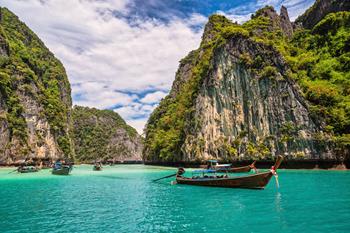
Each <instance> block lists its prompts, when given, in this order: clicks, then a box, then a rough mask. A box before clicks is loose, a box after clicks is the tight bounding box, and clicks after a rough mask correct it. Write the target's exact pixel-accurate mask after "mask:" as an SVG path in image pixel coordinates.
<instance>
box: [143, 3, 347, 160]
mask: <svg viewBox="0 0 350 233" xmlns="http://www.w3.org/2000/svg"><path fill="white" fill-rule="evenodd" d="M335 17H336V19H337V20H339V22H341V23H339V24H337V25H339V27H333V26H327V27H324V26H325V25H332V24H331V23H329V21H330V20H333V19H334V18H333V16H332V17H331V19H328V18H327V19H325V21H322V22H321V23H320V24H318V26H317V27H321V28H322V29H323V30H331V31H332V32H334V37H332V38H328V39H329V41H327V39H326V37H327V36H329V34H327V36H326V35H324V34H320V33H319V32H318V29H317V28H315V31H313V32H312V33H309V32H306V31H304V30H303V29H300V28H299V29H298V28H296V29H293V26H292V23H291V22H290V21H289V18H288V13H287V10H286V8H284V7H282V9H281V14H280V15H278V14H277V13H276V12H275V10H274V9H273V8H272V7H265V8H263V9H261V10H259V11H257V12H256V13H255V14H254V15H253V16H252V19H251V20H250V21H248V22H246V23H245V24H243V25H238V24H234V23H232V22H231V21H229V20H228V19H226V18H225V17H224V16H219V15H213V16H211V17H210V19H209V22H208V23H207V25H206V27H205V30H204V34H203V38H202V43H201V45H200V48H199V49H197V50H195V51H192V52H191V53H190V54H189V55H188V56H187V57H186V58H184V59H183V60H182V61H181V62H180V66H179V70H178V72H177V74H176V78H175V81H174V83H173V87H172V90H171V91H170V94H169V95H168V96H167V97H166V98H164V100H162V101H161V103H160V105H159V106H158V107H157V108H156V109H155V111H154V112H153V113H152V115H151V117H150V119H149V121H148V123H147V126H146V130H145V133H146V138H145V149H144V159H145V160H146V161H198V160H204V159H208V158H219V159H221V160H238V159H252V158H255V159H258V158H260V159H269V158H273V157H275V155H276V154H281V155H284V156H286V157H288V158H289V159H295V158H298V159H300V158H301V159H339V158H340V159H344V156H346V155H344V154H341V155H339V154H337V153H335V152H334V150H333V149H334V143H335V141H337V139H335V138H336V137H335V136H334V135H338V136H339V137H338V139H339V138H341V139H339V140H340V141H341V140H343V141H342V142H344V141H345V143H344V144H345V145H347V143H348V141H349V140H348V134H349V129H348V128H347V127H348V126H349V119H350V118H349V114H348V112H347V111H348V110H347V109H348V108H347V107H345V105H347V103H349V102H348V101H349V98H348V97H349V95H348V92H347V89H346V88H345V89H344V88H343V87H342V85H339V82H340V79H342V77H348V75H349V72H348V70H347V68H346V67H345V66H342V65H341V64H340V63H339V66H337V68H334V70H329V72H337V75H338V76H336V77H335V76H334V79H333V78H330V79H328V80H325V78H324V77H323V76H322V75H324V74H323V73H322V72H321V71H320V70H321V69H322V68H321V67H319V65H318V64H320V63H323V62H329V61H328V60H326V59H328V58H329V56H331V57H333V58H332V59H333V60H332V62H340V60H341V58H340V57H341V56H342V55H344V54H346V52H348V47H347V46H346V45H344V44H343V42H344V40H347V39H344V38H343V39H339V37H337V36H336V35H337V33H338V32H339V33H349V28H348V26H347V25H348V24H347V23H344V22H347V20H348V14H338V15H336V16H335ZM322 25H323V26H322ZM332 27H333V28H332ZM294 30H296V31H294ZM344 31H345V32H344ZM322 33H323V32H322ZM322 37H323V38H322ZM321 38H322V39H321ZM324 39H326V40H324ZM331 40H333V41H332V42H330V41H331ZM338 40H341V42H340V41H338ZM328 42H329V44H328ZM303 43H304V44H303ZM322 43H323V44H322ZM324 43H327V49H324V47H325V44H324ZM335 44H338V45H339V44H342V45H343V47H341V48H339V49H340V50H339V53H337V54H334V50H335V47H334V46H335ZM332 46H333V47H332ZM322 48H323V50H322ZM326 53H327V54H328V57H327V55H326ZM346 56H347V55H346ZM311 59H314V60H311ZM330 69H333V68H330ZM334 74H335V73H334ZM337 79H338V80H337ZM329 88H330V89H332V88H334V95H337V97H335V96H334V98H335V99H337V100H334V101H335V102H332V104H330V102H327V101H324V100H325V99H327V98H328V97H329V98H332V97H330V96H329V95H330V94H328V93H329V91H330V90H329ZM332 90H333V89H332ZM326 96H327V97H326ZM324 98H325V99H324ZM332 112H338V113H339V114H343V115H342V116H343V117H344V118H342V120H341V121H342V123H341V125H339V126H338V125H337V124H336V123H335V122H336V121H337V120H335V119H336V118H337V116H336V115H337V114H333V113H332ZM340 112H341V113H340ZM329 119H333V120H329ZM344 144H342V145H344Z"/></svg>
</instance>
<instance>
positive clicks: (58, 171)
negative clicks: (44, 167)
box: [52, 167, 72, 175]
mask: <svg viewBox="0 0 350 233" xmlns="http://www.w3.org/2000/svg"><path fill="white" fill-rule="evenodd" d="M71 170H72V168H71V167H62V168H60V169H53V170H52V174H53V175H69V173H70V172H71Z"/></svg>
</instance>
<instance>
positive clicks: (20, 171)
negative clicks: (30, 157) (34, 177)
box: [17, 168, 39, 173]
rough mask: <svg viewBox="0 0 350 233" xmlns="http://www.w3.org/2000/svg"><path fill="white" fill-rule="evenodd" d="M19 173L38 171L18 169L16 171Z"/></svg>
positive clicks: (34, 170) (35, 170) (36, 170)
mask: <svg viewBox="0 0 350 233" xmlns="http://www.w3.org/2000/svg"><path fill="white" fill-rule="evenodd" d="M17 171H18V172H19V173H32V172H38V171H39V169H37V168H35V169H18V170H17Z"/></svg>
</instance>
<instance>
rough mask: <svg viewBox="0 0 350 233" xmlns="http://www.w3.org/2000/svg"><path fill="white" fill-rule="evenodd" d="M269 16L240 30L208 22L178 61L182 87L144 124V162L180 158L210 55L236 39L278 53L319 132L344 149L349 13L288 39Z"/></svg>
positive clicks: (349, 100)
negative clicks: (185, 74) (194, 45)
mask: <svg viewBox="0 0 350 233" xmlns="http://www.w3.org/2000/svg"><path fill="white" fill-rule="evenodd" d="M274 14H276V13H275V11H274V10H273V8H271V7H265V8H263V9H261V10H259V11H257V12H256V14H254V15H253V16H252V19H251V20H250V21H248V22H246V23H244V24H243V25H238V24H235V23H232V22H231V21H229V20H228V19H226V18H225V17H223V16H220V15H213V16H211V17H210V18H209V22H208V24H207V25H206V28H205V31H204V35H203V38H202V43H201V45H200V48H198V49H197V50H195V51H193V52H191V53H190V54H189V55H188V56H187V57H186V58H184V59H183V60H182V61H181V62H180V67H179V71H178V73H177V75H176V79H175V83H176V82H178V83H182V84H181V85H180V87H178V88H177V90H176V94H171V95H169V96H167V97H166V98H165V99H164V100H163V101H161V103H160V105H159V106H158V107H157V108H156V109H155V111H154V112H153V113H152V115H151V117H150V119H149V121H148V123H147V127H146V131H145V132H146V139H145V151H144V153H145V159H146V160H158V161H179V160H183V159H184V158H183V157H182V156H183V154H182V152H181V151H182V149H183V148H182V146H183V145H184V141H185V140H186V136H187V138H188V135H190V134H191V129H193V128H194V126H195V125H196V124H197V123H198V122H196V121H197V119H194V117H193V113H194V112H195V111H196V110H197V109H195V101H196V96H197V93H198V90H199V89H200V87H201V83H202V81H203V78H204V77H205V76H207V75H210V72H211V69H212V65H213V64H211V62H212V57H213V55H214V54H215V51H217V50H220V48H221V47H223V46H224V45H225V44H226V43H227V42H228V41H230V40H232V39H234V38H235V37H237V36H239V37H240V38H244V39H247V40H253V41H255V42H256V43H261V44H265V45H267V46H270V48H271V50H273V51H278V52H279V53H280V54H282V55H283V57H284V58H285V61H286V64H287V66H288V67H289V71H288V76H289V78H291V79H292V80H295V81H296V82H297V83H298V84H299V85H300V86H301V89H302V90H301V91H302V94H303V96H304V97H305V98H306V99H307V100H308V102H309V104H310V106H309V110H310V114H311V115H312V118H313V119H315V121H316V122H318V123H319V127H320V128H321V129H324V130H325V131H327V132H328V133H329V134H331V135H334V137H333V140H332V142H333V143H335V144H336V147H338V148H339V147H340V148H344V146H349V144H350V136H349V135H350V96H349V93H350V91H349V90H350V88H349V87H350V76H349V75H350V70H349V67H350V66H349V64H350V50H349V49H350V47H349V45H350V23H349V22H350V21H349V19H350V18H349V15H350V13H349V12H336V13H331V14H328V15H327V16H326V17H325V18H324V19H323V20H321V21H320V22H318V23H317V24H316V25H315V26H314V27H313V28H312V29H311V30H307V29H303V28H298V29H297V30H296V31H295V32H294V35H293V36H292V37H291V36H289V35H288V34H286V33H285V32H284V31H283V30H282V26H281V24H282V23H283V22H281V21H279V20H280V19H279V17H278V16H277V15H276V16H277V17H276V16H275V15H274ZM240 59H241V61H242V63H243V64H245V65H246V67H247V68H248V69H249V70H250V71H252V72H253V73H256V74H257V76H258V77H269V76H273V74H275V72H276V68H275V67H273V66H270V64H266V63H265V61H263V60H262V59H261V58H260V57H259V56H257V57H249V56H244V55H242V57H241V58H240ZM185 67H187V68H188V67H190V71H189V72H188V73H189V78H187V79H186V80H185V81H181V79H182V78H183V77H181V76H182V70H183V69H185ZM324 123H325V125H324ZM315 140H319V138H315ZM327 140H329V139H327ZM257 148H258V147H257ZM253 149H254V150H255V149H256V148H255V147H254V148H253V146H251V150H250V151H253ZM228 151H229V152H230V153H233V154H235V153H236V151H235V148H231V147H229V148H228ZM263 151H265V149H264V150H263ZM264 153H265V152H264ZM192 159H195V158H192Z"/></svg>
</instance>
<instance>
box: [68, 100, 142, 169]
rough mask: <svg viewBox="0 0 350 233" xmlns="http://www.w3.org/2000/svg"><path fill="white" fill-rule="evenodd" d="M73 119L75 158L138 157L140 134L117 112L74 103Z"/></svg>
mask: <svg viewBox="0 0 350 233" xmlns="http://www.w3.org/2000/svg"><path fill="white" fill-rule="evenodd" d="M73 122H74V123H73V125H74V131H73V132H74V144H75V152H76V159H77V160H78V161H81V162H91V161H93V160H106V159H114V158H115V159H124V158H134V159H141V149H142V142H141V138H140V136H139V135H138V134H137V132H136V130H135V129H134V128H132V127H131V126H129V125H127V124H126V122H125V121H124V120H123V119H122V118H121V117H120V116H119V114H118V113H116V112H114V111H112V110H99V109H95V108H88V107H80V106H75V107H74V108H73Z"/></svg>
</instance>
